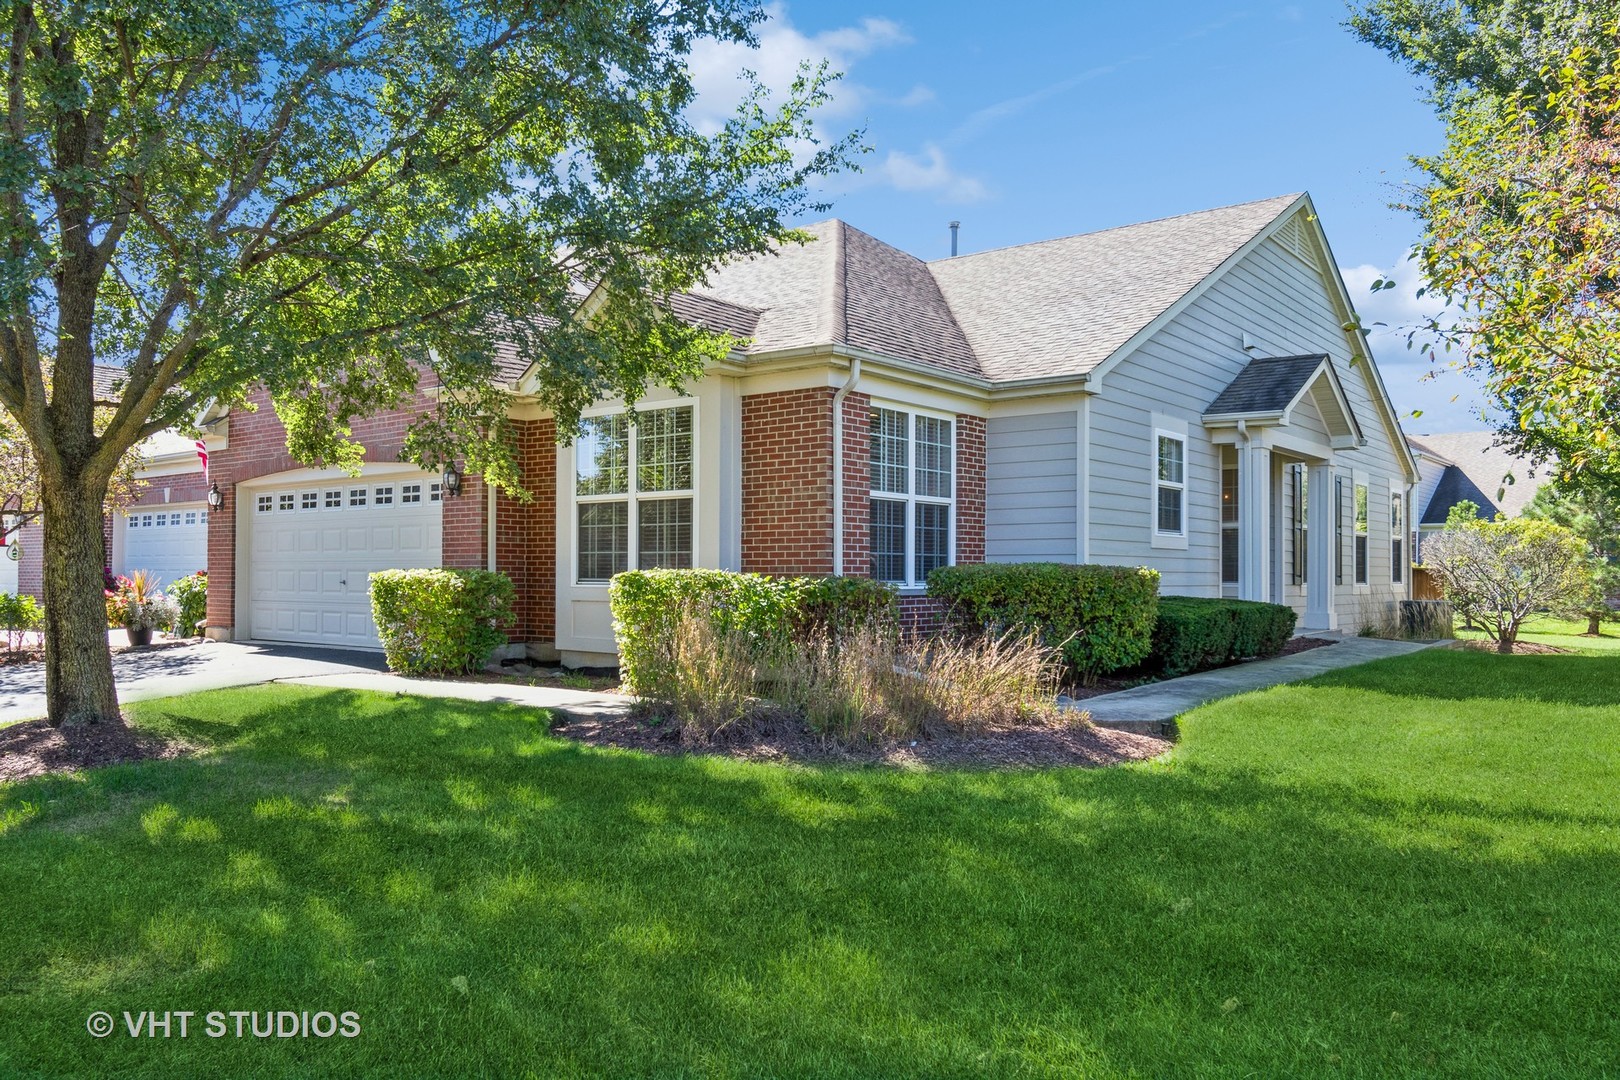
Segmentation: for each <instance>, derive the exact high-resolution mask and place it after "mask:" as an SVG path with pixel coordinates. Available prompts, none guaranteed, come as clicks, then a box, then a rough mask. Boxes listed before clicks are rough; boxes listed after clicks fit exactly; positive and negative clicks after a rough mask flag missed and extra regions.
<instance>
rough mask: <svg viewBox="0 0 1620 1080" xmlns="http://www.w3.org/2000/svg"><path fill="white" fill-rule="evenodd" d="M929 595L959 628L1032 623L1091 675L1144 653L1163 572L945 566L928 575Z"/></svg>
mask: <svg viewBox="0 0 1620 1080" xmlns="http://www.w3.org/2000/svg"><path fill="white" fill-rule="evenodd" d="M928 595H929V596H933V597H937V598H938V599H940V600H941V601H943V602H944V604H945V607H946V610H947V613H948V618H949V620H950V621H951V622H952V623H954V624H955V626H956V628H958V629H960V630H963V631H967V632H981V631H988V632H989V633H991V634H1001V633H1004V632H1005V631H1007V630H1012V629H1017V630H1021V631H1034V632H1035V633H1037V634H1038V635H1039V636H1040V638H1041V640H1042V641H1043V642H1044V643H1045V644H1047V645H1049V646H1051V647H1053V648H1061V649H1062V650H1063V657H1064V659H1065V660H1066V661H1067V662H1068V664H1069V666H1070V667H1072V668H1073V669H1074V670H1075V671H1076V672H1078V673H1079V674H1080V676H1081V677H1082V678H1084V679H1087V680H1089V679H1092V678H1094V677H1095V676H1097V675H1103V674H1107V673H1108V672H1110V671H1118V670H1119V669H1120V668H1128V667H1131V666H1132V665H1135V664H1139V663H1141V662H1142V661H1143V660H1145V659H1146V658H1147V655H1148V651H1149V649H1150V648H1151V646H1152V643H1153V626H1154V616H1155V615H1156V614H1157V612H1158V606H1159V573H1158V571H1157V570H1149V569H1147V568H1146V567H1128V566H1092V565H1079V564H1074V563H986V564H978V565H969V566H943V567H940V568H939V569H937V570H935V571H934V572H933V573H931V574H929V575H928Z"/></svg>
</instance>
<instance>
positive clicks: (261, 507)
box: [256, 495, 274, 514]
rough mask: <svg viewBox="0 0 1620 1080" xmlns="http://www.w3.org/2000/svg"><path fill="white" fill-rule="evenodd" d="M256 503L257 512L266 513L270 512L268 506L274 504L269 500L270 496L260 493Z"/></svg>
mask: <svg viewBox="0 0 1620 1080" xmlns="http://www.w3.org/2000/svg"><path fill="white" fill-rule="evenodd" d="M256 505H257V508H258V511H259V513H261V514H266V513H269V512H270V508H271V507H272V506H273V505H274V503H273V501H272V500H271V498H270V496H268V495H260V496H259V500H258V503H257V504H256Z"/></svg>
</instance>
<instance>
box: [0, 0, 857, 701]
mask: <svg viewBox="0 0 1620 1080" xmlns="http://www.w3.org/2000/svg"><path fill="white" fill-rule="evenodd" d="M7 12H8V16H9V18H8V25H7V31H8V37H9V41H8V43H7V44H8V50H7V57H6V74H5V89H6V95H5V97H6V100H5V104H4V119H3V122H0V248H3V250H4V260H3V262H0V406H3V408H4V411H5V413H6V414H8V415H9V417H10V418H11V421H12V423H14V425H15V427H16V428H17V429H18V430H20V432H21V433H22V436H23V438H25V439H26V441H27V448H28V450H29V452H30V453H31V455H32V460H33V461H34V462H35V464H36V467H37V470H38V484H39V490H40V497H41V499H42V501H43V505H44V507H45V509H46V510H47V513H46V514H45V516H44V523H45V544H44V555H45V602H46V627H45V642H46V664H47V673H46V674H47V696H48V699H49V709H50V717H51V720H52V722H53V723H57V724H62V723H71V722H79V721H96V720H111V719H115V718H116V716H117V701H116V696H115V694H114V690H113V683H112V672H111V665H110V662H109V658H108V655H107V650H106V645H105V631H104V613H103V610H102V603H101V569H102V567H101V551H100V535H101V527H100V520H101V514H102V507H103V502H104V500H105V498H106V496H107V494H108V486H109V483H110V481H111V479H112V478H113V476H114V475H115V473H116V472H117V470H118V468H119V463H120V462H121V461H123V460H124V459H125V456H126V455H127V453H128V452H129V451H130V449H131V448H132V447H134V446H136V445H137V444H139V443H140V442H141V440H143V439H145V438H147V437H148V436H150V435H152V434H153V433H155V432H157V431H160V430H163V429H166V428H170V427H174V426H177V425H180V426H184V425H185V424H187V423H188V422H189V421H190V419H191V418H192V417H194V416H195V415H196V413H197V410H198V409H199V407H200V406H202V405H204V404H205V403H207V402H210V401H217V402H223V403H227V404H233V403H240V402H242V401H243V399H244V395H245V394H246V393H247V392H248V391H249V389H250V388H252V387H253V386H255V385H259V384H262V385H264V386H266V387H267V388H268V390H269V393H270V395H271V399H272V401H273V403H274V407H275V409H276V411H277V413H278V414H279V416H280V417H281V419H282V421H283V422H284V423H285V425H286V427H287V431H288V443H289V448H290V449H291V451H292V452H293V453H294V454H295V455H297V456H298V457H299V458H300V459H302V460H304V461H307V462H310V463H324V464H328V465H334V464H335V465H341V466H353V465H355V464H356V463H357V461H358V459H359V449H358V447H356V446H355V445H354V444H353V443H352V442H350V441H349V439H348V438H347V435H348V424H349V421H350V420H351V419H352V418H353V417H355V416H359V415H364V414H366V413H370V412H373V411H376V410H379V409H384V408H387V407H389V406H392V405H395V404H397V403H399V402H401V401H402V400H404V399H405V398H406V397H407V396H409V395H410V394H412V393H414V392H416V390H417V387H418V385H419V384H421V383H424V382H425V383H428V384H438V385H440V386H442V387H443V390H442V392H440V393H438V394H437V395H436V400H437V401H438V402H439V405H438V407H437V410H436V411H435V412H434V413H433V414H431V415H430V416H429V417H427V418H426V419H425V420H424V421H423V422H422V423H420V424H419V425H418V426H417V428H416V429H415V430H414V431H413V432H412V435H411V438H410V440H409V447H410V453H411V455H412V456H413V457H415V458H416V459H417V460H420V461H421V462H422V463H423V464H425V465H433V464H436V463H439V462H442V461H444V460H446V459H447V458H448V457H449V456H450V455H451V454H454V455H455V456H456V457H457V458H460V459H464V460H465V462H466V464H467V466H468V467H470V468H472V469H474V470H477V471H481V472H483V473H484V474H485V475H486V477H488V478H489V479H491V480H492V481H493V482H495V483H497V484H501V485H504V486H506V487H508V488H509V489H516V488H517V480H518V477H517V473H516V470H515V468H514V465H513V457H512V454H511V451H510V449H509V447H508V444H507V441H506V438H505V434H506V433H505V432H504V431H503V416H504V404H503V402H502V401H501V400H500V393H499V391H498V390H496V389H495V385H494V380H493V379H492V373H493V370H494V368H493V353H494V348H495V343H496V341H497V340H499V341H501V342H503V343H505V344H506V345H509V346H510V347H513V348H515V349H517V351H518V352H519V354H520V355H521V356H522V357H524V358H526V359H530V360H534V361H538V362H539V363H540V364H541V370H542V373H543V380H542V390H541V396H542V398H543V404H544V405H546V406H548V407H549V408H551V409H553V410H554V411H555V412H556V414H557V416H558V419H559V427H560V429H561V430H563V431H568V430H571V427H572V425H573V424H574V423H575V421H576V419H577V416H578V413H579V410H580V409H581V408H582V407H583V406H584V405H585V404H587V403H588V402H590V401H592V400H594V399H595V398H597V397H599V396H602V395H606V394H620V395H623V396H624V397H626V398H628V399H631V400H632V401H633V400H634V399H635V398H636V397H637V396H638V395H639V393H640V392H641V391H642V389H643V387H644V386H645V385H647V384H648V383H649V382H666V383H677V384H678V383H679V382H680V381H681V380H682V379H686V378H690V377H692V376H694V375H695V374H696V373H697V372H698V371H700V370H701V367H702V365H703V363H704V362H705V361H706V360H707V359H709V358H712V357H714V356H717V355H720V354H721V353H723V352H724V350H725V349H726V348H727V342H726V341H725V340H724V339H723V338H721V337H718V336H716V335H712V334H709V333H706V332H704V331H700V330H696V329H693V328H690V327H686V326H684V325H681V324H678V323H675V322H673V321H671V320H670V319H668V318H667V317H666V316H664V315H663V314H661V312H662V310H663V309H662V308H661V307H660V306H659V304H658V301H659V299H660V298H661V297H663V296H665V295H667V294H669V293H671V292H673V291H677V290H680V289H683V288H686V287H689V286H690V285H692V284H693V283H694V282H695V281H697V280H698V279H699V278H700V277H701V276H702V275H703V274H704V273H705V272H706V271H708V270H709V269H711V268H712V267H714V266H715V265H716V264H717V263H719V262H721V261H723V260H725V259H726V258H729V257H733V256H736V255H739V254H742V253H755V252H761V251H764V250H767V249H768V248H769V247H770V245H771V244H772V243H773V242H774V241H778V240H781V239H784V238H787V237H789V236H791V235H792V234H791V231H790V230H789V229H788V228H787V227H786V225H785V222H786V221H787V220H789V219H790V218H791V217H792V216H794V215H796V214H799V213H801V212H803V211H805V210H807V209H810V208H811V202H812V197H811V196H810V195H809V194H808V187H809V182H810V181H811V180H812V179H813V178H815V177H817V176H819V175H823V174H826V173H829V172H831V171H833V170H834V169H836V168H838V167H840V166H841V165H843V164H844V163H846V162H847V160H848V158H849V155H850V153H851V151H852V149H853V145H852V143H851V142H850V141H849V140H847V139H846V140H843V141H840V142H837V143H834V144H832V145H824V144H820V143H818V142H817V141H816V140H815V137H814V132H813V129H812V126H811V121H810V114H811V111H812V110H813V109H814V108H815V107H816V106H817V105H818V104H820V103H821V102H822V101H823V100H824V98H825V94H826V89H827V76H826V74H825V73H824V72H806V73H804V74H802V75H801V78H800V79H799V81H798V82H797V83H796V84H795V86H794V87H793V89H792V92H791V93H790V94H789V95H787V97H786V98H785V99H782V100H778V101H774V102H773V101H772V100H771V99H770V98H769V97H768V96H767V95H766V94H765V92H764V91H763V90H762V89H761V88H759V87H758V86H757V85H755V86H754V88H753V91H752V93H750V94H748V95H747V96H746V98H745V100H744V102H743V105H742V106H741V108H740V109H739V111H738V114H737V115H736V117H735V118H734V119H733V120H732V121H731V122H730V123H728V124H727V125H725V126H724V127H723V128H722V129H721V130H719V131H717V132H712V133H705V132H702V131H699V130H698V129H697V128H696V127H695V126H694V124H693V123H692V122H691V121H690V120H689V119H688V111H689V109H688V107H689V106H690V104H691V102H692V99H693V89H692V80H691V78H690V74H689V71H688V68H687V65H686V60H687V56H688V55H689V53H690V50H691V49H692V47H693V45H694V43H696V42H699V41H701V40H703V39H720V40H725V41H734V42H750V43H751V42H752V40H753V38H752V34H753V29H754V27H755V26H756V25H757V24H758V22H759V21H760V20H761V19H762V18H763V12H762V9H761V7H760V6H759V4H758V3H757V2H756V0H540V2H518V3H511V2H503V3H493V2H488V0H471V2H456V3H451V2H443V0H390V2H388V3H382V2H380V0H378V2H374V0H357V2H345V0H290V2H289V0H178V2H175V0H168V2H165V3H156V2H153V0H119V2H117V3H110V2H107V0H87V2H76V3H67V2H65V0H34V2H30V0H16V2H13V3H12V4H11V5H10V6H9V7H8V8H7ZM586 286H591V287H598V288H600V289H601V290H602V295H605V296H607V297H608V298H609V300H608V302H607V303H606V304H605V305H604V306H603V307H602V308H601V309H600V310H596V311H593V314H592V317H591V319H590V320H588V325H587V323H586V321H583V320H576V319H573V318H572V317H571V316H572V314H573V312H574V309H575V307H576V305H577V302H578V298H579V295H580V292H581V290H582V288H584V287H586ZM97 362H101V363H110V364H114V365H118V366H122V367H123V368H124V369H125V377H124V379H123V381H122V385H121V386H120V387H119V388H118V392H117V393H116V394H115V395H113V397H112V398H111V399H109V400H105V401H98V400H97V399H96V395H95V392H94V389H93V385H94V384H93V380H92V376H91V371H92V365H93V364H94V363H97ZM98 410H100V412H101V416H100V418H99V419H98V415H97V414H98Z"/></svg>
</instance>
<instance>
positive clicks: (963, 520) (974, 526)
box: [956, 413, 984, 563]
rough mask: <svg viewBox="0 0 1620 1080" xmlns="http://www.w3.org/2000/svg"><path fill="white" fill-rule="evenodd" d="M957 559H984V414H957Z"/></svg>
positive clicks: (971, 560)
mask: <svg viewBox="0 0 1620 1080" xmlns="http://www.w3.org/2000/svg"><path fill="white" fill-rule="evenodd" d="M956 561H957V562H958V563H982V562H984V418H983V417H979V416H966V415H963V414H961V413H958V414H957V416H956Z"/></svg>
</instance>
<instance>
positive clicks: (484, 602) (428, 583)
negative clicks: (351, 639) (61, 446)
mask: <svg viewBox="0 0 1620 1080" xmlns="http://www.w3.org/2000/svg"><path fill="white" fill-rule="evenodd" d="M512 598H513V589H512V579H511V578H509V577H507V576H506V575H505V574H498V573H495V572H494V571H492V570H439V569H435V570H379V571H377V572H376V573H374V574H372V575H371V617H372V618H373V619H374V620H376V623H377V636H378V637H379V638H381V639H382V646H383V655H384V656H386V657H387V658H388V666H389V667H390V668H391V669H393V670H394V671H397V672H399V673H400V674H402V675H439V674H453V673H458V672H465V671H476V670H478V669H479V668H481V667H483V666H484V665H485V664H486V663H488V662H489V658H490V656H491V655H493V654H494V652H495V650H496V649H497V648H499V647H500V646H502V645H504V644H506V635H505V634H504V633H503V632H502V628H503V627H507V626H510V625H512Z"/></svg>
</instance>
